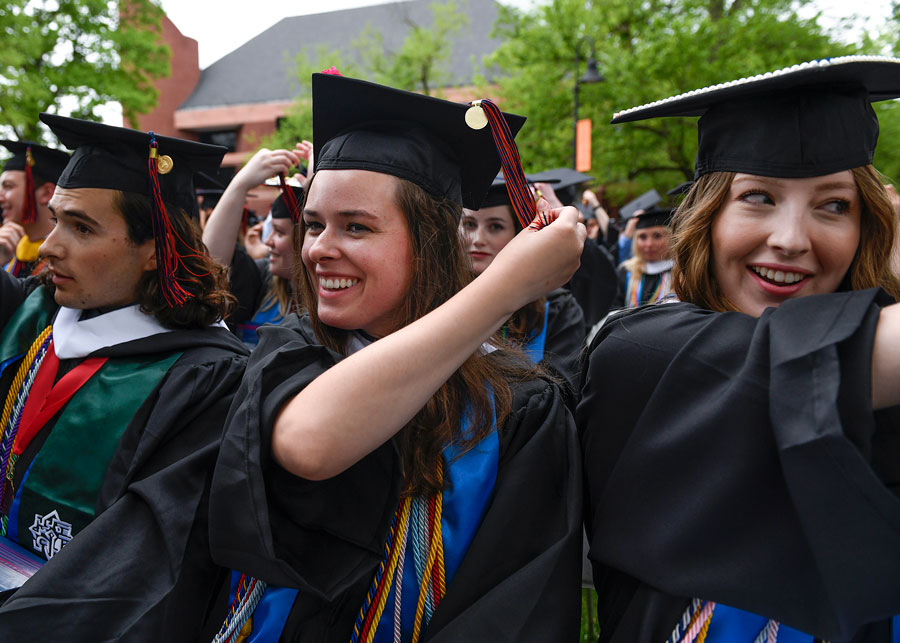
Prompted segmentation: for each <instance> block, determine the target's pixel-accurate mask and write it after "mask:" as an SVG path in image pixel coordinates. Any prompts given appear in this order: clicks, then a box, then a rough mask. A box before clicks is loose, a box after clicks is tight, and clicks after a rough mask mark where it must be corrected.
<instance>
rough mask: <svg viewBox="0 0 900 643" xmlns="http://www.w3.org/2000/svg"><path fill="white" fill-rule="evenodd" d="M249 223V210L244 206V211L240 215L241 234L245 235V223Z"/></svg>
mask: <svg viewBox="0 0 900 643" xmlns="http://www.w3.org/2000/svg"><path fill="white" fill-rule="evenodd" d="M249 221H250V208H248V207H247V204H246V203H245V204H244V211H243V213H241V234H247V223H248V222H249Z"/></svg>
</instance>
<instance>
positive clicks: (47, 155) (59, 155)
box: [0, 140, 69, 183]
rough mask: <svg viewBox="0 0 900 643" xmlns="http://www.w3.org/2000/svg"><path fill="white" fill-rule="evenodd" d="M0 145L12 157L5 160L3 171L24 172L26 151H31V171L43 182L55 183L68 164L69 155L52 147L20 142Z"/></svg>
mask: <svg viewBox="0 0 900 643" xmlns="http://www.w3.org/2000/svg"><path fill="white" fill-rule="evenodd" d="M0 145H2V146H3V147H5V148H6V149H8V150H9V151H10V152H12V154H13V155H12V157H10V158H9V159H7V161H6V164H5V165H4V166H3V169H4V170H19V171H23V172H24V171H25V167H26V165H27V162H28V150H29V148H30V149H31V158H32V159H33V161H34V165H32V166H31V171H32V172H34V174H35V175H36V176H38V177H40V178H42V179H44V180H45V181H50V182H51V183H56V181H57V179H59V175H60V174H61V173H62V171H63V169H64V168H65V167H66V163H68V162H69V155H68V154H67V153H66V152H63V151H62V150H55V149H53V148H52V147H45V146H44V145H38V144H37V143H29V142H22V141H8V140H0Z"/></svg>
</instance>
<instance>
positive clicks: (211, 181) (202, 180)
mask: <svg viewBox="0 0 900 643" xmlns="http://www.w3.org/2000/svg"><path fill="white" fill-rule="evenodd" d="M194 188H195V189H196V190H197V194H222V192H224V191H225V184H224V183H222V181H220V180H219V179H218V178H216V177H215V176H210V175H209V174H207V173H206V172H196V173H194ZM217 190H218V192H217Z"/></svg>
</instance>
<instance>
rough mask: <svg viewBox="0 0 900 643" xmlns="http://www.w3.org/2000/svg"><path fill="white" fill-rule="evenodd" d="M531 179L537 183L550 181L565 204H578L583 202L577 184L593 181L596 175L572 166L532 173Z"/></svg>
mask: <svg viewBox="0 0 900 643" xmlns="http://www.w3.org/2000/svg"><path fill="white" fill-rule="evenodd" d="M530 179H531V180H532V181H534V182H535V183H550V184H552V185H553V191H554V192H556V196H557V197H559V200H560V201H561V202H562V203H564V204H565V205H572V204H578V203H580V202H581V199H580V198H579V195H578V191H577V190H576V189H575V187H576V186H578V185H580V184H581V183H585V182H587V181H593V180H594V177H592V176H590V175H588V174H584V173H583V172H578V171H576V170H573V169H572V168H570V167H558V168H554V169H552V170H544V171H543V172H538V173H537V174H532V175H530Z"/></svg>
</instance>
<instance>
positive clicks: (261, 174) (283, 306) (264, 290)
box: [203, 141, 312, 348]
mask: <svg viewBox="0 0 900 643" xmlns="http://www.w3.org/2000/svg"><path fill="white" fill-rule="evenodd" d="M311 151H312V144H311V143H310V142H309V141H302V142H300V143H297V145H296V149H295V150H282V149H278V150H268V149H265V148H263V149H261V150H259V151H258V152H257V153H256V154H254V155H253V157H251V159H250V160H249V161H248V162H247V164H246V165H245V166H244V167H243V168H241V171H240V172H238V173H237V174H236V175H235V177H234V178H233V179H232V180H231V183H229V184H228V187H227V188H226V190H225V192H224V194H223V195H222V198H221V199H220V200H219V202H218V203H217V204H216V207H215V209H214V210H213V212H212V214H211V215H210V218H209V222H208V225H207V227H206V228H205V229H204V230H203V240H204V242H205V243H206V244H208V246H209V250H210V254H211V255H212V257H213V258H214V259H215V260H216V261H218V262H219V263H221V264H223V265H225V266H230V269H231V272H232V275H231V278H232V282H233V283H234V282H236V281H237V282H239V283H240V284H248V286H247V287H244V288H241V293H242V298H241V300H239V302H238V303H239V304H240V305H241V307H242V308H244V309H245V310H246V314H244V315H242V316H241V317H240V318H235V320H234V321H235V324H234V325H235V330H236V332H237V334H238V337H240V338H241V341H243V342H244V343H245V344H246V345H248V346H249V347H251V348H252V347H253V346H256V344H257V342H258V341H259V339H258V337H257V334H256V329H257V328H259V327H260V326H261V325H263V324H279V323H281V322H282V321H283V320H284V318H285V317H286V316H287V314H288V313H289V312H290V311H291V310H292V308H293V304H294V302H293V290H292V288H291V277H292V274H293V268H294V260H293V247H292V241H293V237H294V224H295V222H296V221H297V220H298V217H299V212H297V211H295V210H296V209H299V203H300V202H301V201H302V200H303V187H302V186H301V185H299V184H297V183H295V182H294V180H293V179H290V180H288V182H287V183H286V185H285V188H286V189H288V190H291V192H292V197H293V198H287V199H286V197H287V195H285V194H284V192H283V191H282V193H281V194H279V195H278V198H276V199H275V201H273V202H272V207H271V211H270V215H271V225H272V231H271V233H270V234H269V235H268V236H267V237H266V238H265V239H264V243H265V245H266V247H267V248H268V250H269V253H268V256H267V257H265V258H264V259H257V260H256V261H255V262H253V263H251V264H250V265H249V266H248V265H247V261H246V252H245V251H244V250H243V248H241V246H240V244H238V243H235V237H236V235H237V234H238V232H239V226H240V221H241V214H242V210H243V207H244V202H245V199H246V197H247V194H248V193H249V192H250V190H252V189H253V188H255V187H256V186H258V185H260V184H261V183H263V182H264V181H266V179H270V178H271V177H274V176H277V175H279V174H287V173H289V171H290V170H291V168H294V167H299V166H300V165H301V159H309V155H310V153H311ZM301 178H303V177H301ZM304 180H305V179H304ZM295 204H296V205H295ZM238 273H250V274H238ZM249 284H254V285H255V286H253V287H251V286H249Z"/></svg>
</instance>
